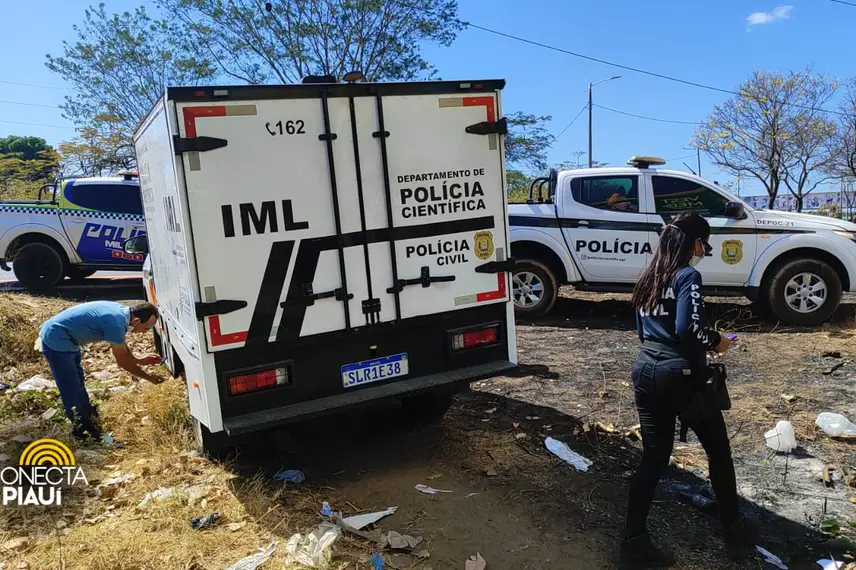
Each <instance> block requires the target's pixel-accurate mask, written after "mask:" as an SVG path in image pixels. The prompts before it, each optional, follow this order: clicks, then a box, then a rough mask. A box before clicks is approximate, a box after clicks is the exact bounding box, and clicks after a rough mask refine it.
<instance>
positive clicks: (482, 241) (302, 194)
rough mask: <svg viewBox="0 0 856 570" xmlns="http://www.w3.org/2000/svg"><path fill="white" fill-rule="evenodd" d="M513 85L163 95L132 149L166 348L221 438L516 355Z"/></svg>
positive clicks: (459, 375) (460, 377) (481, 371)
mask: <svg viewBox="0 0 856 570" xmlns="http://www.w3.org/2000/svg"><path fill="white" fill-rule="evenodd" d="M502 85H503V82H501V81H485V82H471V83H470V82H467V83H459V82H425V83H401V84H361V83H357V84H353V85H342V84H324V85H316V84H304V85H294V86H260V87H237V88H234V87H230V88H223V89H219V88H217V89H214V88H197V89H170V90H169V91H168V95H167V99H166V102H165V103H164V104H163V105H160V106H157V107H156V108H155V110H154V111H153V112H152V115H150V118H149V119H148V120H147V121H146V122H144V124H143V126H142V127H141V130H140V132H138V133H137V135H136V148H137V155H138V157H139V163H140V173H141V184H142V192H143V201H144V207H145V211H146V221H147V226H148V229H149V251H150V258H151V262H152V272H153V275H154V283H155V286H154V291H155V293H156V296H157V302H158V304H159V306H160V308H161V315H162V316H163V319H164V321H165V324H166V325H167V326H166V329H167V332H166V334H167V335H168V339H167V342H168V343H169V344H170V345H171V346H172V347H174V348H175V349H176V352H177V353H178V358H180V359H181V360H182V361H183V365H184V368H185V369H186V370H187V377H188V379H189V380H193V383H192V385H191V386H190V388H191V389H190V390H189V392H190V397H191V411H192V412H193V415H194V417H195V418H197V419H198V420H199V421H200V422H201V423H202V424H203V425H204V426H206V428H207V429H208V430H210V431H212V432H218V431H220V430H223V429H225V430H226V431H227V432H229V433H230V434H233V433H240V432H243V431H248V430H252V429H258V428H260V427H264V426H265V425H273V424H276V423H277V422H279V421H286V420H288V421H290V420H293V419H295V418H297V417H302V416H304V415H306V414H308V413H314V412H320V411H322V410H324V409H330V408H336V407H341V406H343V405H346V404H349V403H354V402H357V401H365V400H370V399H373V398H377V397H381V396H395V395H399V396H403V395H407V394H412V393H415V392H419V391H425V390H427V389H431V388H437V387H442V386H446V385H449V386H451V385H452V384H454V383H455V382H456V381H457V382H465V381H467V380H470V379H472V378H476V377H484V376H486V375H491V374H495V373H497V372H500V371H502V370H507V369H508V368H510V367H512V366H513V362H514V361H515V359H516V353H515V342H514V330H513V327H514V325H513V318H514V317H513V307H512V305H511V303H510V295H509V291H510V287H509V280H510V275H509V271H508V269H509V268H510V266H509V261H508V222H507V212H506V208H507V200H506V195H505V186H504V172H505V170H504V159H503V142H502V134H504V126H505V122H504V121H502V120H498V118H499V117H500V116H501V115H500V106H499V94H500V89H501V88H502ZM169 131H172V133H174V135H173V136H174V138H173V137H169V136H168V135H167V133H168V132H169ZM171 145H172V146H171ZM174 154H175V155H178V158H177V159H176V168H177V170H178V177H177V178H176V179H173V178H172V177H173V167H172V160H173V158H172V157H173V155H174ZM197 295H198V296H199V297H196V296H197ZM200 297H201V298H200ZM194 305H195V307H194ZM197 319H199V320H200V324H201V329H200V330H199V333H201V334H197V331H196V324H195V323H196V320H197ZM180 339H181V340H180ZM197 365H198V366H199V367H200V368H199V369H197V370H195V371H194V370H192V369H191V368H192V367H194V366H197ZM274 372H276V374H277V376H276V377H277V379H278V381H279V380H282V382H281V383H277V384H275V385H273V386H271V385H270V384H268V383H267V380H265V379H264V378H267V376H265V377H264V378H262V379H261V380H260V378H261V376H264V375H265V374H274ZM260 375H261V376H260ZM270 377H271V378H273V376H270ZM280 384H282V385H280Z"/></svg>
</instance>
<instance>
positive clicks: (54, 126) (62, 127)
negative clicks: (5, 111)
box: [0, 121, 74, 129]
mask: <svg viewBox="0 0 856 570" xmlns="http://www.w3.org/2000/svg"><path fill="white" fill-rule="evenodd" d="M0 123H9V124H10V125H27V126H29V127H51V128H54V129H73V128H74V127H72V126H66V127H64V126H62V125H43V124H41V123H22V122H19V121H0Z"/></svg>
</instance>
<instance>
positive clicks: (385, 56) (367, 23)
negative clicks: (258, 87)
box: [157, 0, 463, 84]
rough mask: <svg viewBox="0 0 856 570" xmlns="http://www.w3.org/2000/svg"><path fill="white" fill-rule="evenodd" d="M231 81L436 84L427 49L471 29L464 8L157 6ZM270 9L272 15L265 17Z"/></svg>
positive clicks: (427, 1) (281, 3) (183, 0)
mask: <svg viewBox="0 0 856 570" xmlns="http://www.w3.org/2000/svg"><path fill="white" fill-rule="evenodd" d="M157 4H158V5H159V6H160V7H161V8H162V9H163V10H164V12H165V13H169V14H173V15H174V16H175V17H176V18H177V19H178V21H179V22H180V24H181V26H182V27H183V33H182V37H183V38H184V40H185V46H186V48H185V49H186V50H188V51H189V50H192V49H198V50H201V51H200V53H204V54H205V56H206V57H207V58H210V59H211V60H212V61H214V62H215V63H216V65H217V66H218V68H220V69H221V70H222V71H223V73H225V74H226V75H228V76H229V77H231V78H233V79H237V80H239V81H242V82H246V83H252V84H255V83H265V82H273V83H299V82H300V81H301V80H302V79H303V78H304V77H306V76H307V75H333V76H335V77H336V78H337V79H341V78H342V76H343V75H344V74H345V73H348V72H350V71H355V70H356V71H361V72H362V73H363V74H364V75H365V77H366V79H367V80H368V81H400V80H410V79H417V78H426V77H432V76H433V75H434V73H435V69H434V66H433V65H431V64H430V63H429V62H428V61H426V60H425V58H423V57H422V46H424V45H425V44H426V43H436V44H440V45H443V46H448V45H450V44H451V43H452V41H453V40H454V39H455V36H456V35H457V32H458V31H459V30H461V29H462V27H463V24H462V23H461V22H460V21H459V20H458V19H457V17H456V16H457V12H458V4H457V2H456V0H423V1H422V2H398V1H394V0H271V2H269V3H262V2H260V1H259V0H157ZM265 4H268V5H269V6H270V10H266V9H265V7H264V6H265Z"/></svg>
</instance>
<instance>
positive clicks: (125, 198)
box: [65, 184, 143, 215]
mask: <svg viewBox="0 0 856 570" xmlns="http://www.w3.org/2000/svg"><path fill="white" fill-rule="evenodd" d="M65 197H66V199H68V201H69V202H71V203H73V204H77V205H78V206H80V207H82V208H89V209H91V210H100V211H102V212H112V213H117V214H137V215H142V213H143V202H142V199H141V198H140V187H139V186H138V185H136V184H75V185H73V186H71V187H70V188H67V189H66V195H65Z"/></svg>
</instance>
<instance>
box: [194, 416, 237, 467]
mask: <svg viewBox="0 0 856 570" xmlns="http://www.w3.org/2000/svg"><path fill="white" fill-rule="evenodd" d="M193 435H194V437H195V439H196V451H198V452H199V454H200V455H205V456H207V457H210V458H211V459H226V458H227V457H228V456H229V454H230V453H233V452H234V451H235V441H234V440H233V439H232V438H230V437H229V436H228V435H226V432H225V431H220V432H217V433H211V432H210V431H209V430H208V428H207V427H205V426H204V425H202V422H200V421H199V420H197V419H196V418H193Z"/></svg>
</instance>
